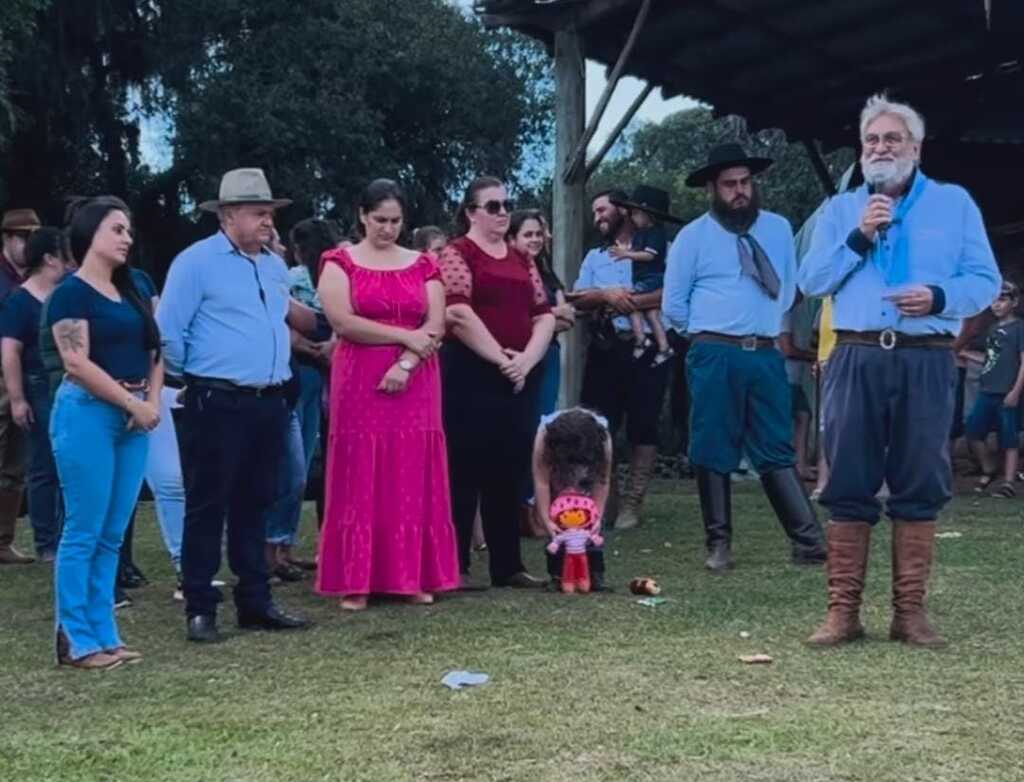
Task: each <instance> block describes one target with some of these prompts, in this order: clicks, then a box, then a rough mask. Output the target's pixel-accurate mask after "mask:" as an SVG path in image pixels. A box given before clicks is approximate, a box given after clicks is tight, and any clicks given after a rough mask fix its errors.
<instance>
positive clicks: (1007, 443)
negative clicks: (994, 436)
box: [967, 391, 1020, 451]
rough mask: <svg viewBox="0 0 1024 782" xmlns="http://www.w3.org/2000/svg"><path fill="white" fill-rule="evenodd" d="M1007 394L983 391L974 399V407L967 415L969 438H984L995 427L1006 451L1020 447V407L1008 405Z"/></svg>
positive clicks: (1000, 443)
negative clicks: (1005, 401)
mask: <svg viewBox="0 0 1024 782" xmlns="http://www.w3.org/2000/svg"><path fill="white" fill-rule="evenodd" d="M1005 398H1006V394H990V393H988V392H987V391H982V392H981V393H980V394H978V398H977V399H975V400H974V407H973V408H971V413H970V415H969V416H967V438H968V439H969V440H984V439H985V438H986V437H988V433H989V432H991V431H992V430H993V429H994V430H995V431H996V432H997V433H998V434H999V447H1000V448H1001V449H1002V450H1004V451H1006V450H1008V449H1011V448H1019V447H1020V444H1019V440H1020V436H1019V434H1018V432H1019V430H1020V408H1017V407H1006V406H1005V405H1004V404H1003V400H1004V399H1005Z"/></svg>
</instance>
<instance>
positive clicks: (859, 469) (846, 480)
mask: <svg viewBox="0 0 1024 782" xmlns="http://www.w3.org/2000/svg"><path fill="white" fill-rule="evenodd" d="M822 390H823V392H824V401H825V404H824V408H823V410H824V418H825V453H826V455H827V457H828V462H829V465H830V467H831V473H830V477H829V482H828V486H827V487H826V488H825V491H824V492H823V493H822V495H821V504H822V505H824V506H825V507H826V508H828V510H829V512H830V513H831V515H832V519H833V520H834V521H866V522H868V523H869V524H876V523H877V522H878V520H879V517H880V515H881V510H882V505H881V503H880V502H879V501H878V500H877V499H876V498H875V495H876V494H877V493H878V490H879V489H880V488H881V487H882V481H883V480H884V481H885V483H886V484H887V485H888V487H889V492H890V496H889V499H888V502H887V504H886V514H887V515H888V516H889V517H890V518H892V519H898V520H900V521H934V520H935V518H936V517H938V515H939V511H940V510H942V508H943V506H944V505H945V504H946V503H947V502H948V501H949V499H950V497H952V482H953V473H952V469H951V467H950V461H949V430H950V426H951V425H952V423H953V406H954V400H955V397H956V366H955V365H954V361H953V352H952V351H951V350H939V349H934V348H898V349H896V350H884V349H882V348H881V347H875V346H873V345H839V346H838V347H837V348H836V349H835V352H834V353H833V354H832V357H831V358H830V359H829V362H828V372H826V373H825V378H824V383H823V386H822Z"/></svg>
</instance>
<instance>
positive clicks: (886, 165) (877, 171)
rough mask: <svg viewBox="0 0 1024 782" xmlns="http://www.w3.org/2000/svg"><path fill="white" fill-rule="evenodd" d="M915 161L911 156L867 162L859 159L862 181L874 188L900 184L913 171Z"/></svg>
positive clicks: (908, 177) (878, 188)
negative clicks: (862, 175)
mask: <svg viewBox="0 0 1024 782" xmlns="http://www.w3.org/2000/svg"><path fill="white" fill-rule="evenodd" d="M916 165H917V161H916V160H913V159H912V158H896V159H895V160H879V161H877V162H875V163H869V162H867V161H866V160H861V161H860V170H861V171H862V172H863V174H864V181H865V182H867V183H868V184H869V185H871V186H872V187H874V188H875V189H876V190H880V189H885V188H891V187H896V186H899V185H902V184H903V183H904V182H906V181H907V180H908V179H910V175H911V174H913V173H914V166H916Z"/></svg>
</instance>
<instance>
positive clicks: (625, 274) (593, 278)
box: [572, 247, 651, 332]
mask: <svg viewBox="0 0 1024 782" xmlns="http://www.w3.org/2000/svg"><path fill="white" fill-rule="evenodd" d="M587 288H625V289H626V290H633V262H632V261H630V260H624V261H617V260H615V259H614V258H612V256H611V255H609V254H608V250H607V248H604V247H595V248H594V249H592V250H591V251H590V252H588V253H587V255H586V257H584V259H583V264H582V265H581V266H580V273H579V276H578V277H577V278H576V283H575V284H574V285H573V286H572V289H573V290H574V291H582V290H586V289H587ZM612 323H613V324H614V326H615V330H616V331H629V330H630V325H629V318H628V317H626V316H624V315H619V316H617V317H615V318H612ZM650 330H651V327H650V326H649V325H648V323H647V319H646V318H644V331H648V332H649V331H650Z"/></svg>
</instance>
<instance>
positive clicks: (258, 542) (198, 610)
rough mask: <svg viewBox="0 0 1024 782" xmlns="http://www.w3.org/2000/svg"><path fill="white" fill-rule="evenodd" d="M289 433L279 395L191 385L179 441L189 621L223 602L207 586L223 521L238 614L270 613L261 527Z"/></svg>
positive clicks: (217, 592) (184, 581)
mask: <svg viewBox="0 0 1024 782" xmlns="http://www.w3.org/2000/svg"><path fill="white" fill-rule="evenodd" d="M287 427H288V408H287V406H286V404H285V400H284V397H283V396H282V395H280V394H276V395H270V396H263V397H257V396H255V395H251V394H243V393H238V392H233V391H222V390H218V389H212V388H209V387H204V386H202V385H197V384H195V383H193V384H190V385H189V387H188V390H187V391H186V393H185V408H184V411H183V432H182V439H181V446H182V447H181V453H182V464H183V466H184V479H185V530H184V536H183V539H182V547H181V575H182V586H183V589H184V592H185V612H186V613H187V614H188V615H189V616H197V615H212V614H215V613H216V611H217V604H218V603H219V602H220V601H221V594H220V590H218V589H217V588H216V587H213V586H211V585H210V582H211V581H212V580H213V578H214V577H215V576H216V575H217V571H218V570H220V563H221V541H222V540H223V537H224V521H225V517H226V518H227V527H228V530H227V539H228V563H229V564H230V565H231V570H232V571H233V572H234V573H235V575H236V576H237V577H238V584H237V585H236V586H235V590H234V598H235V606H236V608H237V609H238V612H239V613H240V614H260V613H263V612H265V611H266V610H267V608H268V606H269V605H270V586H269V584H268V583H267V562H266V558H265V556H264V549H263V544H264V540H265V538H266V529H265V526H264V519H265V513H266V510H267V508H268V507H269V505H270V503H271V502H273V500H274V491H275V488H276V486H277V482H276V480H275V473H276V471H277V469H278V466H279V462H280V458H281V454H282V453H283V451H284V448H285V436H286V433H287Z"/></svg>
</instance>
